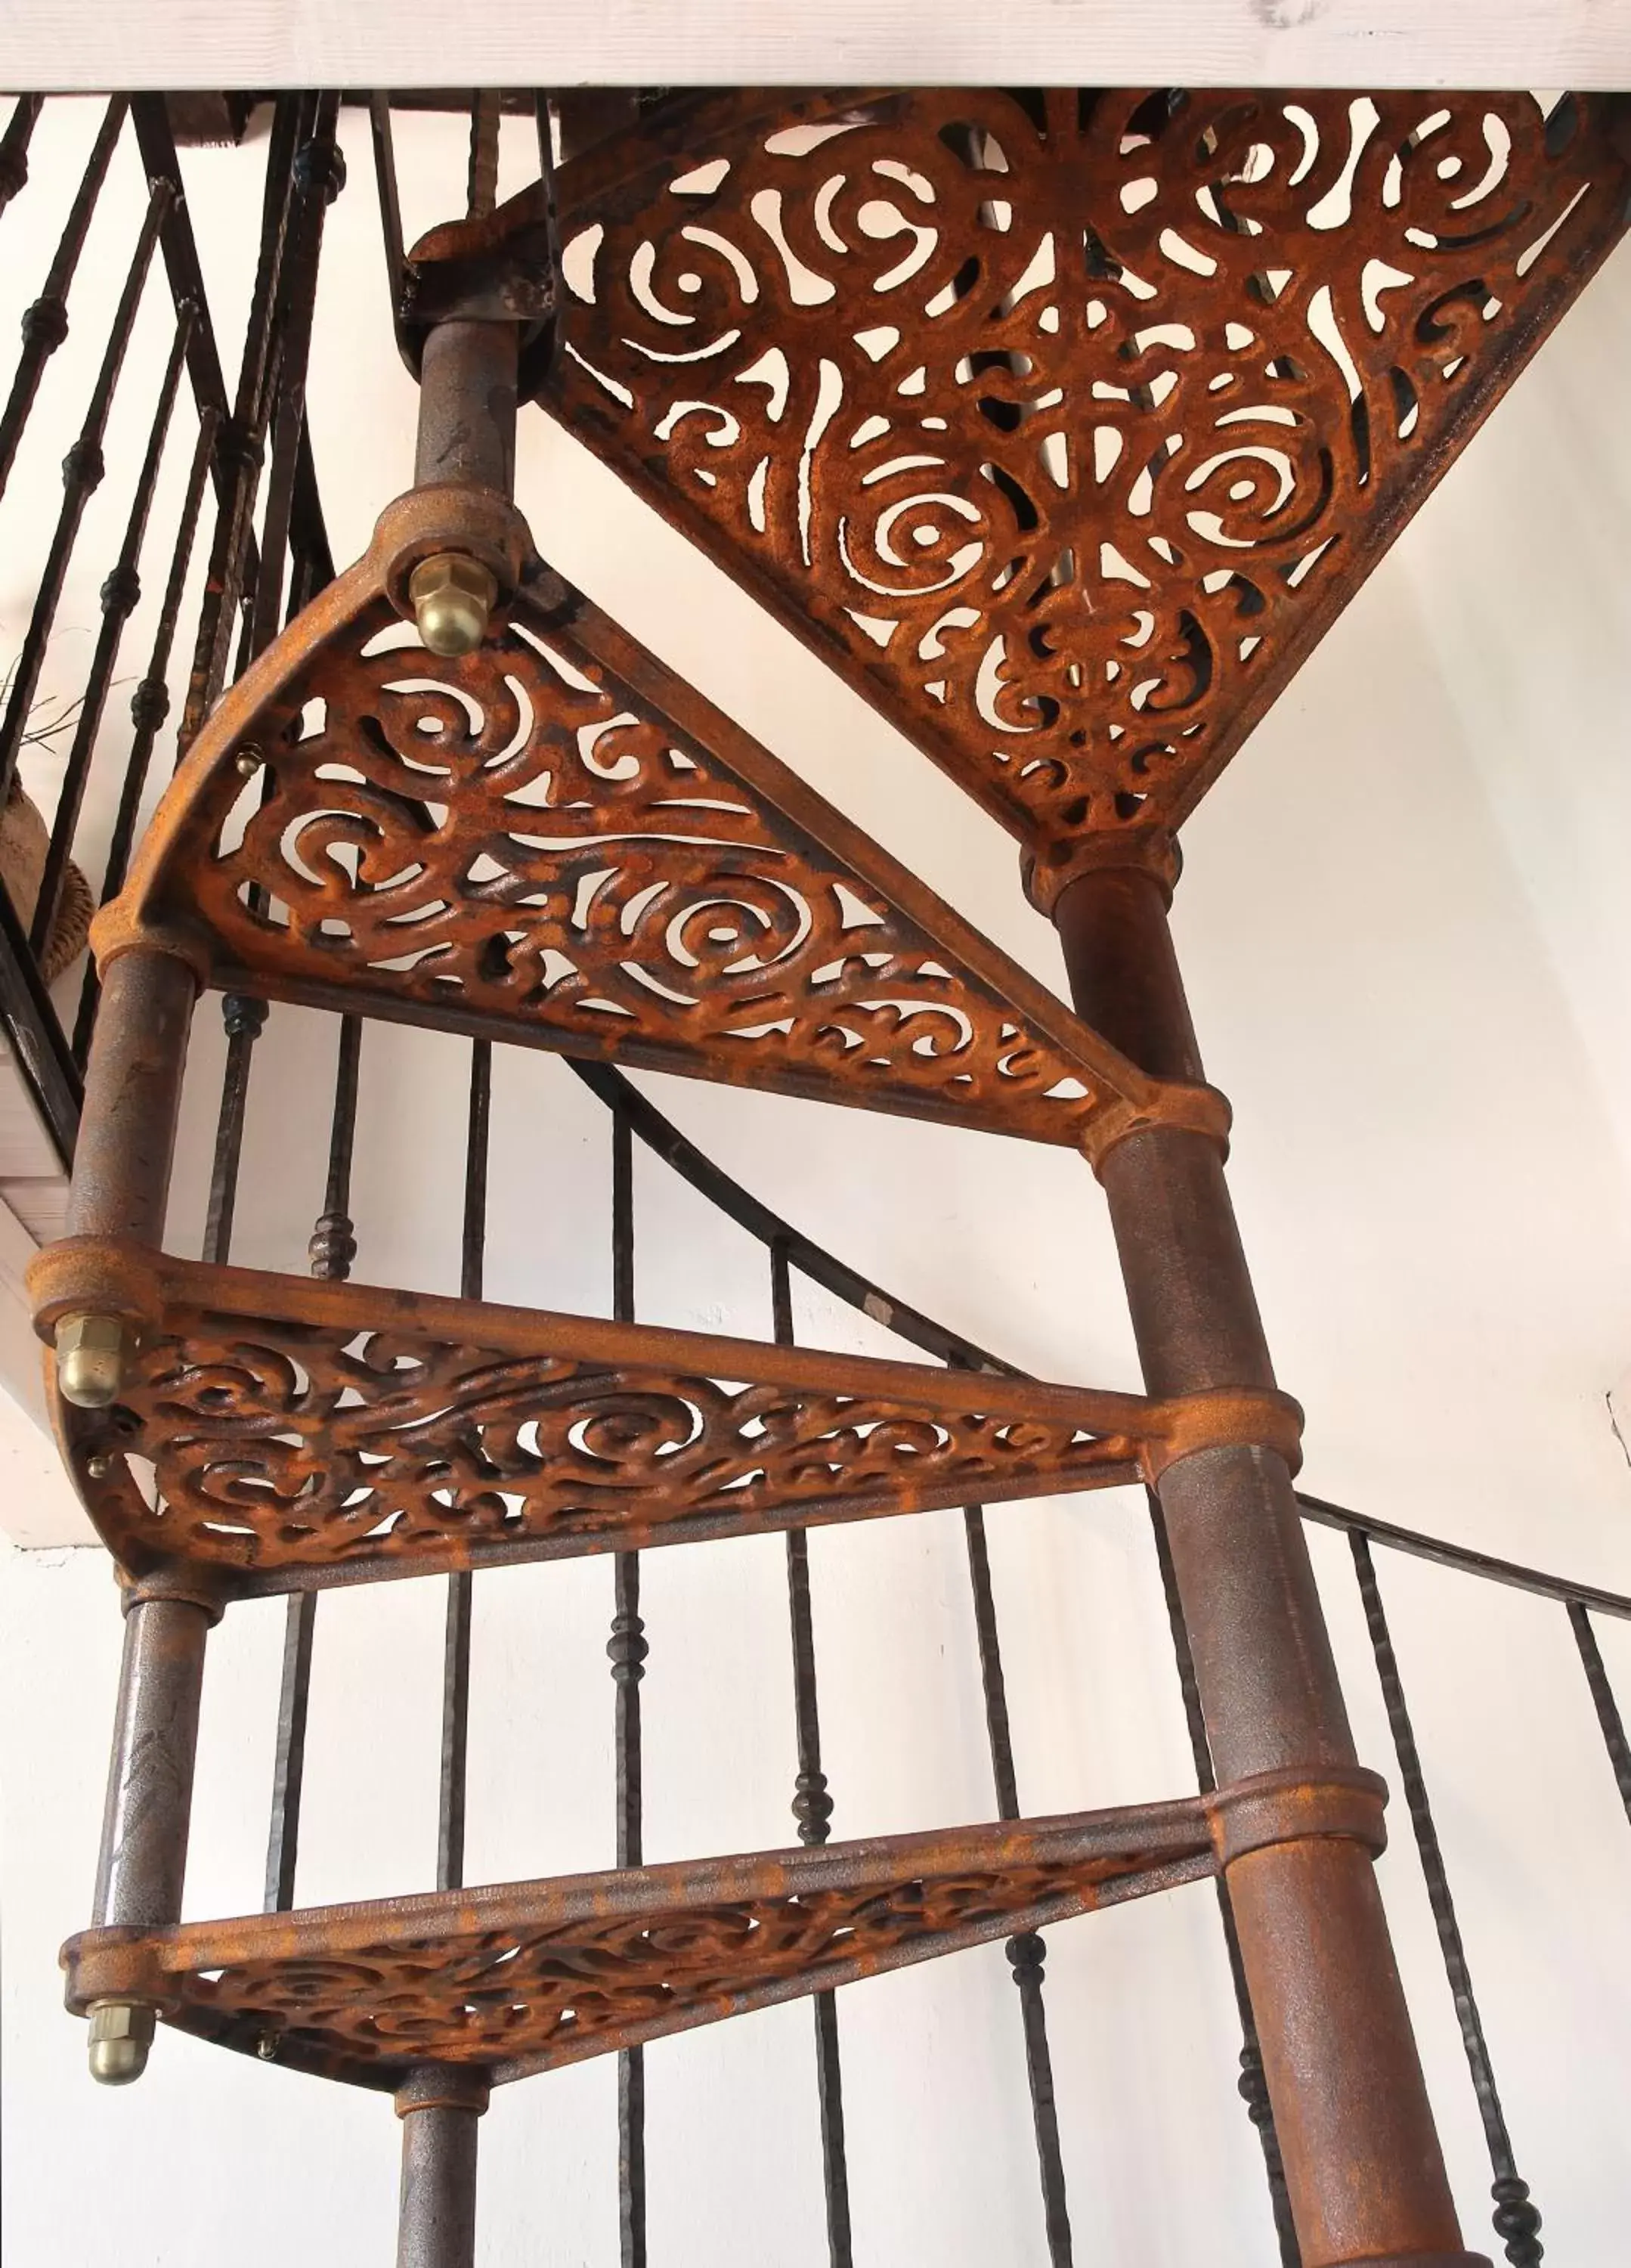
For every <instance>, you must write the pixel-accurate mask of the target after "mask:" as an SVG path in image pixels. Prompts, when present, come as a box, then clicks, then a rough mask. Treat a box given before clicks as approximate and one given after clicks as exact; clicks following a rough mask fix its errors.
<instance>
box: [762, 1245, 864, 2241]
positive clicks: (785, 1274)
mask: <svg viewBox="0 0 1631 2268" xmlns="http://www.w3.org/2000/svg"><path fill="white" fill-rule="evenodd" d="M770 1311H771V1316H772V1320H773V1323H774V1327H775V1343H776V1344H777V1345H778V1346H791V1345H792V1344H794V1340H793V1282H792V1270H791V1269H790V1265H789V1259H788V1249H787V1246H786V1243H785V1241H783V1240H782V1239H781V1238H779V1237H778V1238H777V1239H776V1240H775V1242H774V1243H773V1244H772V1245H771V1247H770ZM787 1607H788V1617H789V1621H790V1624H791V1626H792V1639H793V1721H794V1727H795V1734H796V1738H797V1746H798V1772H797V1778H796V1779H795V1780H794V1782H793V1816H794V1818H795V1819H796V1820H797V1823H798V1839H799V1841H800V1842H801V1843H803V1844H804V1845H806V1846H811V1845H814V1846H817V1847H819V1845H821V1844H823V1843H825V1842H826V1841H827V1836H828V1834H829V1833H830V1832H831V1821H832V1816H833V1799H832V1797H831V1795H830V1794H829V1793H827V1774H826V1773H825V1772H824V1771H822V1769H821V1719H820V1714H819V1705H818V1702H817V1697H816V1661H815V1624H814V1621H813V1618H812V1614H811V1608H810V1538H809V1536H808V1535H806V1534H805V1533H804V1529H803V1528H789V1529H788V1531H787ZM812 2007H813V2009H814V2012H815V2042H816V2098H817V2101H818V2102H819V2107H820V2117H821V2176H822V2186H823V2189H824V2191H825V2192H826V2197H827V2251H828V2254H829V2256H830V2257H831V2259H832V2262H833V2268H850V2263H851V2261H852V2260H853V2258H854V2252H853V2248H852V2244H851V2238H850V2227H849V2159H848V2156H847V2155H846V2153H845V2149H844V2082H843V2071H842V2067H841V2062H840V2058H839V2048H838V1997H837V1995H836V1993H834V1992H817V1993H815V1994H814V1995H813V1996H812Z"/></svg>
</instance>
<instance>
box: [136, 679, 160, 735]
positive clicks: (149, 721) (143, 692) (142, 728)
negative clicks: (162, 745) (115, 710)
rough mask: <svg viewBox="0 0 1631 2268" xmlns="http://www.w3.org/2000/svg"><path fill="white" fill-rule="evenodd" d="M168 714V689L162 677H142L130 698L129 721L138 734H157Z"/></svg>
mask: <svg viewBox="0 0 1631 2268" xmlns="http://www.w3.org/2000/svg"><path fill="white" fill-rule="evenodd" d="M169 714H170V688H169V687H168V686H167V685H166V684H165V681H164V679H163V678H162V677H144V678H143V680H142V681H141V683H140V684H139V685H138V686H137V687H136V691H135V692H134V693H133V694H132V695H131V696H130V721H131V723H132V724H133V725H135V726H136V731H137V732H138V733H157V732H158V729H159V727H160V725H162V724H163V723H164V721H165V718H166V717H167V716H168V715H169Z"/></svg>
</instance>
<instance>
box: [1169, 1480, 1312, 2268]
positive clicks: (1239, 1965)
mask: <svg viewBox="0 0 1631 2268" xmlns="http://www.w3.org/2000/svg"><path fill="white" fill-rule="evenodd" d="M1148 1494H1149V1498H1150V1528H1151V1531H1152V1533H1153V1535H1154V1537H1155V1547H1156V1564H1157V1566H1158V1567H1159V1569H1160V1571H1161V1589H1162V1593H1163V1595H1164V1598H1165V1600H1166V1615H1167V1624H1168V1627H1169V1628H1170V1630H1171V1631H1172V1652H1173V1653H1174V1655H1175V1656H1176V1658H1177V1661H1178V1683H1179V1691H1180V1693H1181V1694H1182V1696H1183V1702H1184V1718H1185V1722H1186V1723H1187V1727H1188V1729H1189V1750H1190V1754H1191V1755H1192V1756H1194V1760H1195V1784H1196V1786H1198V1787H1199V1788H1200V1790H1201V1793H1202V1794H1203V1795H1205V1794H1209V1793H1211V1792H1212V1790H1213V1789H1214V1788H1215V1787H1216V1786H1217V1778H1216V1773H1215V1772H1214V1771H1213V1770H1212V1752H1211V1750H1210V1749H1209V1747H1208V1746H1207V1737H1206V1720H1205V1718H1204V1716H1203V1715H1202V1713H1201V1695H1200V1691H1199V1690H1198V1688H1197V1686H1196V1684H1195V1663H1194V1655H1193V1654H1192V1653H1191V1652H1190V1650H1189V1633H1188V1631H1187V1630H1186V1629H1185V1628H1184V1614H1183V1609H1182V1608H1181V1606H1180V1605H1179V1598H1178V1579H1177V1577H1176V1576H1175V1575H1174V1574H1173V1572H1172V1549H1171V1547H1170V1545H1169V1544H1168V1543H1167V1535H1166V1519H1165V1515H1164V1513H1163V1512H1162V1510H1161V1499H1160V1498H1159V1497H1158V1496H1157V1494H1156V1492H1155V1491H1154V1490H1153V1489H1150V1491H1148ZM1214 1887H1215V1888H1216V1891H1217V1911H1218V1918H1219V1920H1220V1921H1221V1922H1222V1924H1223V1950H1224V1952H1225V1954H1226V1955H1227V1956H1228V1960H1229V1976H1230V1982H1231V1984H1232V1985H1233V1986H1234V1992H1235V2007H1236V2010H1237V2011H1238V2014H1239V2018H1240V2076H1239V2079H1238V2080H1237V2082H1236V2085H1237V2087H1238V2090H1239V2095H1240V2099H1241V2101H1242V2102H1244V2103H1245V2107H1246V2116H1247V2117H1248V2118H1250V2120H1251V2121H1252V2124H1253V2127H1254V2128H1255V2129H1256V2132H1257V2139H1258V2140H1259V2142H1260V2144H1261V2146H1262V2151H1263V2170H1264V2173H1265V2175H1266V2176H1267V2182H1268V2202H1269V2209H1270V2211H1271V2212H1272V2213H1273V2214H1274V2217H1275V2239H1276V2242H1278V2244H1279V2248H1280V2259H1281V2268H1302V2257H1303V2256H1302V2254H1301V2252H1300V2251H1299V2250H1298V2249H1297V2230H1296V2228H1294V2227H1293V2225H1292V2220H1291V2198H1290V2192H1289V2191H1288V2190H1287V2188H1286V2169H1285V2164H1284V2161H1282V2157H1281V2155H1280V2137H1279V2135H1278V2134H1277V2133H1276V2132H1275V2113H1274V2108H1273V2105H1272V2104H1271V2103H1270V2102H1269V2100H1268V2081H1267V2079H1266V2078H1265V2077H1264V2075H1263V2048H1262V2043H1261V2041H1260V2039H1259V2038H1258V2036H1257V2017H1256V2014H1255V2012H1254V2011H1253V2007H1252V1994H1251V1991H1250V1988H1249V1987H1248V1986H1247V1984H1246V1977H1245V1962H1243V1961H1242V1959H1241V1957H1240V1933H1239V1932H1238V1930H1237V1929H1236V1927H1235V1910H1234V1907H1233V1906H1232V1905H1231V1904H1230V1898H1229V1885H1228V1883H1227V1882H1226V1881H1224V1880H1223V1876H1222V1875H1221V1874H1220V1875H1219V1876H1218V1878H1217V1881H1216V1884H1215V1886H1214Z"/></svg>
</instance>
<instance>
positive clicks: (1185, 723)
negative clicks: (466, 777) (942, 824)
mask: <svg viewBox="0 0 1631 2268" xmlns="http://www.w3.org/2000/svg"><path fill="white" fill-rule="evenodd" d="M1615 134H1616V107H1615V104H1614V102H1613V99H1598V98H1566V99H1565V100H1564V103H1563V104H1562V105H1561V106H1560V107H1558V108H1557V109H1555V110H1554V112H1553V114H1552V115H1551V117H1550V118H1549V119H1548V118H1547V116H1546V115H1545V114H1543V112H1542V110H1541V108H1540V107H1539V104H1538V103H1537V102H1536V101H1535V100H1534V99H1532V97H1531V96H1529V95H1527V94H1483V93H1479V94H1460V93H1437V92H1434V93H1426V94H1409V93H1398V92H1378V93H1377V94H1375V95H1374V96H1370V97H1363V98H1359V99H1355V97H1354V96H1353V95H1350V94H1349V93H1348V92H1341V93H1333V92H1319V91H1314V92H1294V91H1290V90H1285V91H1275V92H1251V91H1232V92H1231V91H1209V92H1182V91H1180V90H1162V91H1157V92H1141V91H1135V92H1125V91H1123V92H1099V91H1095V90H1076V89H1057V90H1050V91H1047V92H1035V93H1031V94H1027V95H1017V94H1010V93H1004V92H996V91H995V90H990V89H982V88H959V89H954V90H949V91H942V90H934V89H919V90H914V91H911V92H888V93H865V94H847V95H834V96H829V97H827V98H825V99H822V98H814V99H812V98H799V97H794V96H792V95H790V94H786V93H779V94H778V93H776V92H765V91H763V90H749V91H744V92H740V93H738V94H735V95H732V96H723V97H713V98H706V99H700V100H698V101H696V102H694V103H693V104H691V105H690V106H688V107H686V106H681V107H680V112H679V114H677V115H676V117H675V118H674V119H673V120H672V121H671V122H669V123H668V125H667V128H666V130H665V133H664V134H663V135H662V136H661V138H660V139H659V136H658V130H657V122H655V121H650V122H644V123H643V125H642V126H641V127H640V128H639V129H637V130H636V131H635V132H633V133H630V134H628V135H626V136H622V137H621V138H620V139H619V141H618V142H616V143H615V144H611V145H605V146H603V147H601V148H599V149H597V150H595V151H591V152H590V153H589V154H588V156H587V157H586V158H584V160H583V161H582V163H581V164H580V165H578V166H571V165H569V166H565V167H564V168H563V169H562V173H561V177H560V182H559V190H560V201H561V210H562V247H563V268H564V276H565V283H566V290H565V292H564V294H563V304H562V312H561V316H560V337H561V342H562V350H561V351H560V352H558V354H557V357H556V360H555V366H554V370H553V372H552V375H551V378H550V380H549V383H548V386H547V390H546V394H545V400H546V401H547V405H548V407H549V408H550V409H552V410H553V411H554V412H555V415H556V416H559V417H560V418H561V419H562V422H563V423H566V424H568V425H569V427H570V428H571V429H572V431H574V432H575V433H576V434H577V435H578V436H580V437H581V438H583V439H584V440H585V441H586V442H587V443H588V444H589V446H591V448H593V449H595V450H596V451H597V452H598V453H599V454H600V455H602V456H603V457H604V458H605V459H606V461H607V462H608V464H610V465H611V466H612V467H613V468H614V469H615V470H616V471H617V472H618V473H620V474H621V475H622V476H623V477H624V478H625V479H627V480H628V481H629V482H631V484H632V485H633V486H634V487H635V488H636V490H637V491H638V492H639V494H640V495H641V496H643V497H644V498H645V499H646V500H647V501H648V502H650V504H653V505H655V507H656V508H657V509H658V511H659V512H662V513H663V514H664V515H665V517H666V518H668V519H672V521H674V522H675V524H676V525H677V526H679V527H680V528H682V529H683V530H684V531H685V532H686V533H687V534H688V535H690V536H692V537H693V538H694V540H695V541H697V542H699V543H700V544H701V545H702V547H703V548H704V549H706V550H708V551H709V553H710V554H711V556H713V557H714V558H715V559H716V560H717V561H718V562H719V563H721V564H722V565H723V566H724V568H725V570H726V571H728V572H729V573H730V574H731V575H732V576H733V577H735V578H737V579H738V581H740V582H741V583H742V584H744V585H746V587H747V588H748V589H749V590H751V591H752V592H753V594H754V595H755V596H756V597H758V598H759V599H760V600H762V601H763V602H764V603H765V604H766V605H767V606H768V607H769V608H771V609H772V610H773V611H774V612H775V614H776V615H777V616H778V617H779V618H780V619H781V620H782V622H784V623H785V624H786V625H787V626H788V627H789V628H790V629H791V630H793V631H794V632H795V633H796V634H797V635H798V636H799V637H803V638H804V639H805V640H806V641H808V642H809V643H811V644H813V645H814V647H815V648H816V650H817V651H818V652H820V653H822V654H823V655H825V656H826V657H827V659H829V660H830V661H832V662H834V665H835V666H837V667H838V668H839V669H840V670H841V673H842V674H843V675H844V676H845V677H846V678H847V679H848V680H849V681H851V682H852V683H854V684H856V686H857V687H858V688H859V689H862V690H863V691H864V692H865V693H866V694H867V695H868V696H869V697H870V698H871V700H873V701H874V702H875V703H876V704H877V705H878V707H879V708H880V709H881V710H882V711H883V712H884V714H885V716H886V717H888V718H889V719H890V720H891V721H892V722H893V723H894V724H895V725H899V727H900V729H901V730H902V731H903V732H904V733H907V735H908V736H909V737H910V738H912V739H913V740H915V741H916V742H917V743H918V744H919V745H920V746H921V747H923V748H924V749H925V750H926V751H927V752H928V753H929V755H932V756H933V757H935V758H936V759H937V761H938V762H940V763H942V764H943V765H944V766H945V768H946V769H947V770H949V771H950V772H951V774H952V775H953V777H955V778H957V779H958V780H959V782H960V783H961V784H963V785H964V786H965V787H966V788H967V789H968V790H969V791H970V792H972V793H973V794H974V795H975V796H977V797H978V798H979V799H980V800H981V803H982V804H984V805H985V806H986V807H987V808H988V810H990V811H991V812H992V813H993V814H994V815H995V817H997V818H998V819H999V820H1000V821H1003V824H1005V825H1006V826H1008V827H1010V828H1011V829H1012V830H1013V831H1014V832H1015V833H1016V834H1018V836H1020V837H1021V839H1022V840H1023V841H1024V842H1025V843H1026V844H1027V845H1028V846H1029V847H1030V848H1031V849H1032V851H1034V852H1035V853H1037V854H1038V856H1039V858H1040V861H1041V863H1042V864H1043V865H1044V866H1046V865H1047V864H1048V863H1049V862H1050V861H1051V860H1053V859H1054V858H1058V859H1060V860H1061V861H1062V862H1063V863H1065V864H1067V865H1068V863H1069V856H1070V851H1071V846H1072V845H1073V843H1076V842H1078V841H1079V839H1080V838H1081V837H1082V836H1083V835H1084V833H1091V832H1094V831H1098V830H1105V829H1125V828H1142V827H1146V826H1149V825H1151V824H1152V823H1153V824H1159V825H1165V826H1172V825H1175V824H1176V823H1177V822H1178V821H1179V820H1181V819H1182V818H1183V817H1184V816H1185V814H1187V812H1188V811H1189V810H1190V809H1192V808H1193V806H1194V803H1195V801H1196V800H1197V799H1198V798H1199V797H1200V795H1201V793H1202V792H1203V791H1204V790H1205V789H1206V787H1207V786H1208V785H1209V784H1210V782H1211V781H1212V780H1213V779H1214V778H1216V775H1217V773H1218V771H1219V770H1220V769H1221V768H1222V766H1223V764H1224V763H1225V762H1227V761H1228V759H1229V758H1230V756H1231V755H1233V753H1234V751H1235V750H1236V749H1237V748H1238V747H1239V745H1240V743H1241V741H1242V740H1244V738H1245V734H1246V733H1248V732H1249V731H1250V729H1251V727H1252V725H1253V724H1254V723H1255V722H1256V720H1257V719H1258V718H1259V717H1260V716H1261V715H1262V713H1263V711H1265V710H1266V709H1267V706H1268V705H1269V703H1271V702H1272V701H1273V700H1274V699H1275V696H1276V695H1277V694H1278V693H1279V691H1280V690H1281V689H1282V687H1283V686H1284V685H1285V683H1286V682H1287V681H1288V680H1289V677H1290V676H1291V675H1292V674H1293V673H1294V672H1295V670H1296V669H1297V666H1299V665H1300V663H1301V662H1302V660H1303V659H1304V657H1305V655H1306V654H1307V653H1308V652H1309V651H1310V649H1311V646H1312V645H1313V644H1314V643H1315V642H1316V640H1317V639H1318V638H1319V636H1320V635H1321V634H1322V632H1323V631H1324V630H1325V629H1326V627H1327V626H1328V624H1329V622H1331V621H1332V619H1333V616H1334V615H1336V613H1337V612H1338V611H1339V610H1340V608H1341V607H1342V606H1343V604H1344V603H1345V602H1346V601H1347V600H1348V598H1349V597H1350V596H1351V594H1352V593H1353V592H1354V591H1355V588H1356V587H1357V586H1358V585H1359V584H1360V582H1361V581H1362V580H1363V578H1364V576H1365V575H1366V574H1367V573H1368V572H1369V571H1370V568H1371V567H1372V566H1373V565H1374V563H1375V562H1376V560H1377V559H1378V557H1379V556H1380V555H1381V553H1382V552H1383V551H1384V550H1385V549H1386V547H1387V546H1388V544H1389V543H1390V542H1391V541H1392V538H1393V537H1394V535H1395V534H1397V533H1398V531H1399V529H1400V527H1401V526H1403V524H1404V523H1405V521H1406V520H1407V519H1408V518H1409V516H1410V514H1411V513H1412V512H1414V510H1415V508H1416V507H1417V505H1418V504H1420V503H1421V501H1422V498H1423V497H1425V496H1426V494H1427V493H1428V491H1429V490H1430V489H1431V488H1432V486H1433V485H1434V483H1435V482H1436V480H1437V478H1438V477H1439V475H1441V473H1442V472H1443V471H1444V468H1445V467H1446V465H1447V464H1448V463H1449V462H1450V461H1451V460H1452V459H1453V458H1454V456H1455V455H1456V453H1457V452H1458V450H1459V449H1460V448H1461V447H1462V446H1463V445H1464V444H1465V442H1466V439H1467V438H1468V437H1469V436H1470V435H1471V433H1472V432H1473V431H1474V430H1475V428H1476V427H1477V425H1478V423H1480V419H1481V418H1482V417H1483V416H1484V415H1485V414H1486V413H1487V411H1488V409H1489V408H1490V406H1491V405H1492V403H1493V402H1494V401H1495V400H1496V399H1497V398H1498V397H1499V395H1500V394H1501V392H1502V389H1503V387H1505V386H1506V385H1507V384H1508V383H1510V379H1512V377H1513V376H1514V374H1515V373H1516V372H1517V370H1518V369H1519V368H1520V367H1521V365H1522V364H1523V363H1524V360H1525V359H1526V357H1527V356H1528V355H1529V354H1530V352H1531V351H1532V349H1533V348H1534V346H1535V345H1536V344H1537V343H1538V342H1539V339H1540V338H1541V337H1543V336H1544V335H1545V334H1546V332H1547V329H1548V328H1550V326H1551V325H1552V324H1553V323H1554V321H1555V320H1556V319H1557V317H1558V316H1559V315H1560V314H1561V313H1562V312H1563V310H1564V309H1566V308H1567V307H1568V306H1569V304H1570V303H1571V301H1572V300H1573V298H1575V296H1576V293H1577V292H1578V291H1579V290H1580V289H1581V287H1582V286H1583V284H1584V283H1585V282H1586V281H1587V279H1588V278H1589V276H1591V273H1592V271H1593V269H1595V267H1596V266H1597V264H1598V261H1600V260H1601V259H1602V258H1603V256H1604V254H1605V253H1606V252H1607V250H1608V249H1609V248H1610V247H1612V246H1613V244H1614V243H1615V242H1616V241H1617V240H1618V238H1619V236H1620V232H1621V230H1622V228H1623V226H1624V217H1625V211H1626V206H1627V188H1631V171H1628V168H1627V160H1626V158H1625V157H1624V156H1622V155H1621V153H1620V148H1619V147H1617V146H1616V140H1615Z"/></svg>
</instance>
